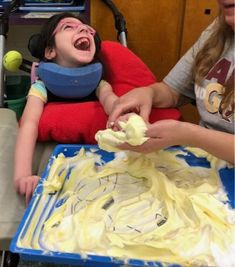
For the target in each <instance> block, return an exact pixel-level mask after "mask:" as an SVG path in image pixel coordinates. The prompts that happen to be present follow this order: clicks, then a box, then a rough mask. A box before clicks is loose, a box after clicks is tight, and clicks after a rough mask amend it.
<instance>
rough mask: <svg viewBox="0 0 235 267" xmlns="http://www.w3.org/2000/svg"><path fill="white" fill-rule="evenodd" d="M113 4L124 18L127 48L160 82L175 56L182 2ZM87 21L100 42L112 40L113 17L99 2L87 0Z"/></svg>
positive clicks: (133, 0) (162, 0)
mask: <svg viewBox="0 0 235 267" xmlns="http://www.w3.org/2000/svg"><path fill="white" fill-rule="evenodd" d="M113 2H114V3H115V5H116V6H117V7H118V9H119V10H120V12H121V13H122V14H123V16H124V17H125V19H126V23H127V30H128V47H129V48H130V49H131V50H132V51H133V52H134V53H135V54H137V55H138V56H139V57H140V58H141V59H142V60H143V61H144V62H145V63H146V64H147V65H148V66H149V68H150V69H151V70H152V71H153V72H154V73H155V75H156V76H157V78H158V80H160V79H162V78H163V77H164V76H165V75H166V74H167V73H168V71H169V70H170V69H171V67H172V66H173V65H174V64H175V62H176V61H177V59H178V57H179V49H180V42H181V41H180V40H181V31H182V23H183V16H182V12H183V8H184V1H183V0H174V1H173V0H171V1H166V0H147V1H146V0H113ZM169 3H170V4H169ZM90 18H91V24H92V25H93V26H94V27H95V28H96V29H97V30H98V31H99V33H100V35H101V38H102V39H103V40H116V31H115V27H114V19H113V15H112V13H111V11H110V10H109V8H108V7H107V6H106V5H105V4H104V3H103V2H102V1H97V0H91V3H90Z"/></svg>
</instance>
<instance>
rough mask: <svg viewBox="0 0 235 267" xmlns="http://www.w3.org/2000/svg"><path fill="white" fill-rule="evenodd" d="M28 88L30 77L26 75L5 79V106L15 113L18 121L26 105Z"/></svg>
mask: <svg viewBox="0 0 235 267" xmlns="http://www.w3.org/2000/svg"><path fill="white" fill-rule="evenodd" d="M29 88H30V77H29V76H26V75H18V76H7V77H6V99H5V105H6V106H7V107H8V108H9V109H12V110H13V111H15V113H16V117H17V119H18V120H19V119H20V117H21V115H22V113H23V111H24V107H25V104H26V96H27V94H28V90H29Z"/></svg>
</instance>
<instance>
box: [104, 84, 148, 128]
mask: <svg viewBox="0 0 235 267" xmlns="http://www.w3.org/2000/svg"><path fill="white" fill-rule="evenodd" d="M152 100H153V90H152V88H151V87H139V88H136V89H133V90H131V91H130V92H128V93H126V94H125V95H123V96H120V97H119V98H118V99H117V100H116V101H115V102H114V105H113V108H112V112H111V114H110V116H109V119H108V126H113V125H115V124H117V120H118V118H119V117H120V116H122V115H125V114H126V113H131V112H135V113H137V114H139V115H140V116H141V117H142V118H143V119H144V121H145V122H148V118H149V114H150V111H151V108H152Z"/></svg>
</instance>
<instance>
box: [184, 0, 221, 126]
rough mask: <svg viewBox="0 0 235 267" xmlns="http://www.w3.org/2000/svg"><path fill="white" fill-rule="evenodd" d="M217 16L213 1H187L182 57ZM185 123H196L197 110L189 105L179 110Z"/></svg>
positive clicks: (216, 7)
mask: <svg viewBox="0 0 235 267" xmlns="http://www.w3.org/2000/svg"><path fill="white" fill-rule="evenodd" d="M217 14H218V4H217V1H215V0H203V1H198V0H187V1H186V2H185V14H184V23H183V34H182V44H181V49H180V54H181V55H183V54H184V53H185V52H186V51H187V50H188V49H189V48H190V47H191V46H192V45H193V43H194V42H195V41H196V40H197V38H198V37H199V36H200V34H201V32H202V31H203V30H204V29H205V28H206V27H207V26H208V25H209V24H210V23H211V22H212V21H213V20H214V18H215V17H216V16H217ZM180 111H181V112H182V114H183V115H182V116H183V118H184V120H185V121H189V122H194V123H198V122H199V119H200V117H199V114H198V111H197V108H196V107H195V106H192V105H191V104H188V105H185V106H183V107H181V108H180Z"/></svg>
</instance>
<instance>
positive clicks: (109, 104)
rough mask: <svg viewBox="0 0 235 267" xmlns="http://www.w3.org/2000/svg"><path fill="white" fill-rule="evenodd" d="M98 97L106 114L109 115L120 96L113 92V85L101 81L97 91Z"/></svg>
mask: <svg viewBox="0 0 235 267" xmlns="http://www.w3.org/2000/svg"><path fill="white" fill-rule="evenodd" d="M96 95H97V97H98V99H99V101H100V104H101V105H102V106H103V108H104V111H105V113H106V114H107V115H109V114H110V113H111V111H112V108H113V104H114V102H115V101H116V100H117V99H118V96H116V95H115V93H114V92H113V89H112V87H111V85H110V84H109V83H108V82H106V81H104V80H101V82H100V84H99V86H98V88H97V89H96Z"/></svg>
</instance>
